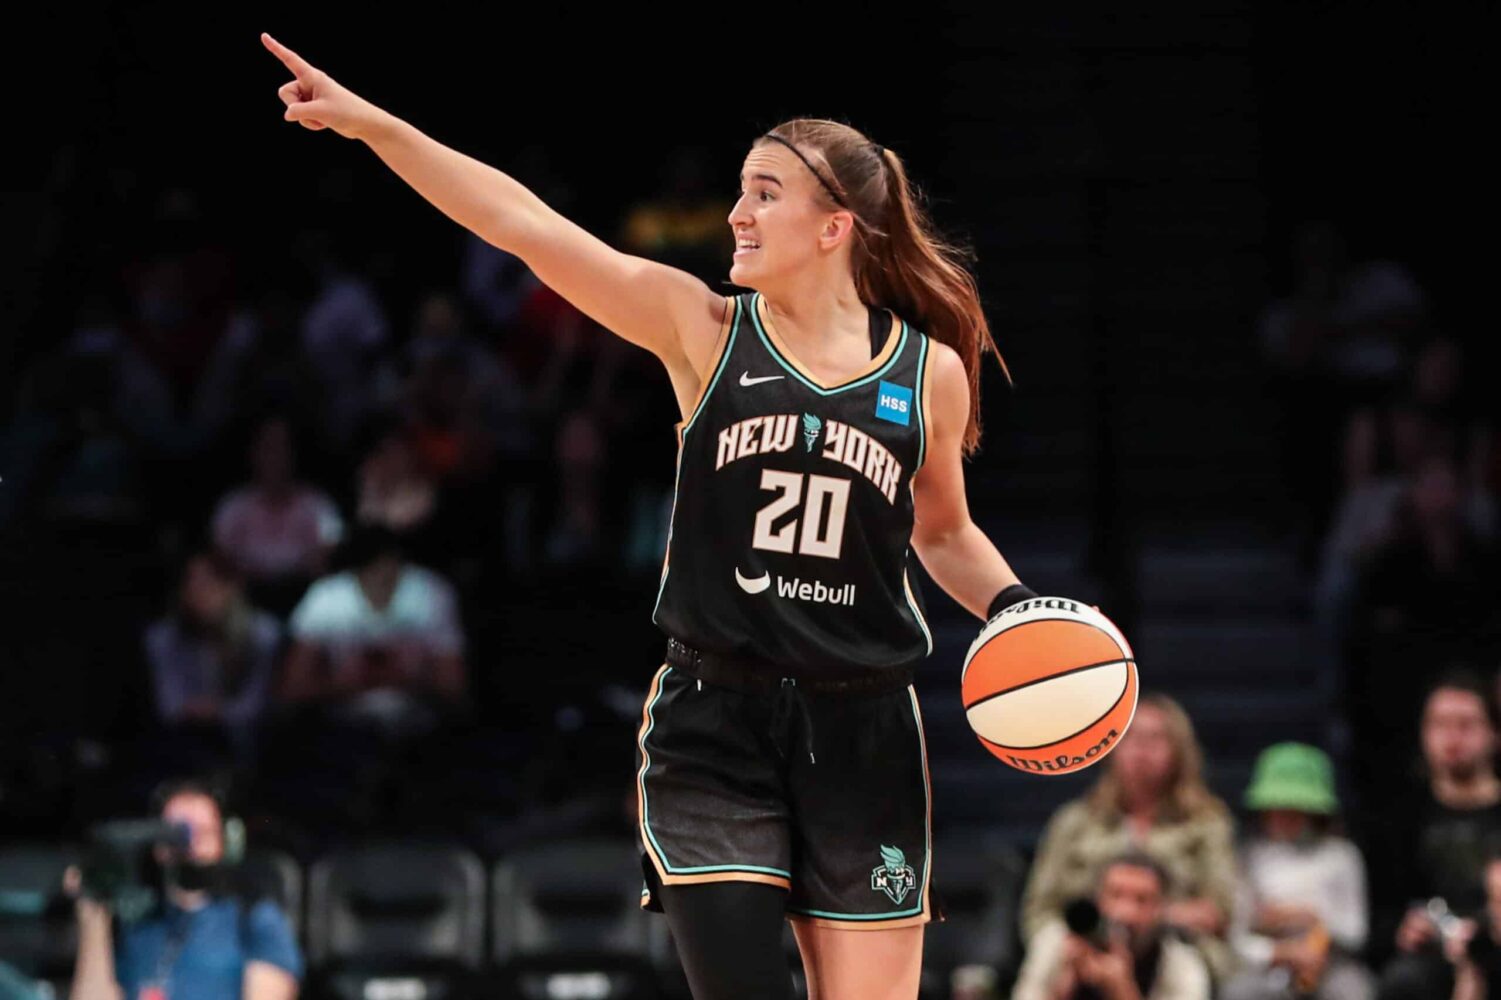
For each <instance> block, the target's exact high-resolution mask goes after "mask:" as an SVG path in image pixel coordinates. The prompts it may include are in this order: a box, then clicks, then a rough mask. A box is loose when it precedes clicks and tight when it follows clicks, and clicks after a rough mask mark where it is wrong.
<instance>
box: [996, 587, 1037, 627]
mask: <svg viewBox="0 0 1501 1000" xmlns="http://www.w3.org/2000/svg"><path fill="white" fill-rule="evenodd" d="M1036 596H1037V594H1036V592H1035V591H1033V590H1032V588H1030V587H1027V586H1025V585H1023V584H1020V583H1013V584H1012V585H1011V586H1009V587H1007V588H1006V589H1005V590H1003V591H1001V592H1000V593H999V594H996V595H995V597H994V598H992V599H991V601H990V609H989V610H988V611H986V613H985V618H986V620H987V621H989V620H990V619H991V618H994V617H995V616H996V615H998V614H1000V613H1001V612H1002V611H1005V610H1006V609H1007V608H1009V607H1011V605H1013V604H1019V603H1021V602H1022V601H1030V600H1031V599H1032V598H1034V597H1036Z"/></svg>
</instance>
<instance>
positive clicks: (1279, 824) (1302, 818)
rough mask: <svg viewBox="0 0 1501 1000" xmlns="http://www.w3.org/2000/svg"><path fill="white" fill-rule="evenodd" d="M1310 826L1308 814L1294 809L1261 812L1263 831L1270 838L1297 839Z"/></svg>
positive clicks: (1281, 839) (1280, 839) (1279, 839)
mask: <svg viewBox="0 0 1501 1000" xmlns="http://www.w3.org/2000/svg"><path fill="white" fill-rule="evenodd" d="M1308 828H1309V823H1308V814H1307V813H1301V812H1298V811H1297V810H1294V809H1268V810H1266V811H1265V812H1263V813H1262V814H1261V832H1262V834H1263V835H1264V836H1265V837H1266V838H1267V839H1268V840H1278V841H1292V840H1297V839H1298V838H1299V837H1301V836H1303V834H1304V832H1305V831H1307V830H1308Z"/></svg>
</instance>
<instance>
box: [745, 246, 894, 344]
mask: <svg viewBox="0 0 1501 1000" xmlns="http://www.w3.org/2000/svg"><path fill="white" fill-rule="evenodd" d="M838 265H839V266H840V267H841V268H843V271H842V275H841V277H839V278H837V279H834V278H832V277H831V276H830V275H828V274H827V273H826V272H824V271H823V269H821V268H809V269H808V270H807V271H805V272H803V273H800V274H798V275H796V276H794V277H793V278H792V279H790V280H789V282H788V283H787V285H785V286H783V287H782V288H779V289H777V291H776V292H774V293H773V294H771V295H765V296H763V297H764V298H765V299H766V307H767V308H768V309H769V310H770V311H771V315H772V319H773V320H774V321H775V323H776V327H777V331H778V332H779V333H780V334H781V335H782V337H783V339H785V340H787V341H788V342H789V343H790V344H791V345H792V346H793V347H794V348H796V347H798V346H803V347H806V346H809V345H813V344H818V343H820V342H822V341H827V340H828V339H829V338H830V335H831V334H832V333H834V332H835V331H838V332H841V333H848V334H849V335H851V336H855V335H858V336H859V337H860V339H861V340H862V341H863V340H864V339H865V338H866V337H867V336H868V329H869V326H868V322H869V314H868V312H867V310H866V305H865V303H864V302H862V301H861V300H860V293H859V291H857V290H856V288H855V281H854V279H853V278H852V277H850V274H849V268H848V265H847V263H846V262H844V261H843V259H842V258H841V259H840V261H839V262H838Z"/></svg>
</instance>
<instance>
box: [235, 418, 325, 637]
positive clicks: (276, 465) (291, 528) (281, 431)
mask: <svg viewBox="0 0 1501 1000" xmlns="http://www.w3.org/2000/svg"><path fill="white" fill-rule="evenodd" d="M250 465H251V470H252V472H251V481H250V483H249V484H248V485H246V486H243V487H240V488H239V489H236V490H233V491H232V492H230V493H229V494H228V495H227V496H225V497H224V498H223V499H222V500H221V501H220V502H219V505H218V507H217V508H216V509H215V510H214V516H213V536H214V544H215V545H216V546H218V548H219V549H220V551H222V552H224V553H225V554H226V555H227V556H229V558H230V559H231V560H233V561H234V563H235V565H236V566H238V567H239V568H240V570H241V571H242V572H243V573H244V574H245V576H246V578H247V579H248V581H249V582H250V585H251V593H252V594H253V595H255V597H256V598H257V602H258V603H261V604H262V605H263V606H265V607H268V608H270V609H271V610H273V611H276V612H277V613H281V614H284V613H285V612H286V610H287V609H288V608H289V607H290V606H291V605H292V604H293V603H294V602H295V601H296V600H297V598H298V597H300V596H301V594H302V591H303V590H304V589H305V588H306V587H307V584H308V582H309V581H310V580H311V579H313V578H314V577H316V576H317V575H318V574H320V573H322V572H323V569H324V566H325V565H326V563H327V560H328V556H329V553H330V551H331V550H332V549H333V547H334V546H335V545H337V544H338V542H339V539H340V538H341V537H342V536H343V533H344V521H343V519H342V518H341V517H340V516H339V511H338V508H337V507H335V506H334V503H333V501H332V500H330V499H329V498H328V496H327V495H326V494H325V493H323V491H322V490H319V489H316V488H314V487H313V486H310V485H308V484H306V483H303V482H301V481H299V480H298V479H297V477H296V469H295V466H296V451H295V447H294V442H293V439H292V426H291V424H290V423H289V422H288V421H287V420H286V419H284V418H281V417H272V418H271V419H269V420H266V421H264V422H263V423H262V424H261V425H260V426H259V427H258V428H257V429H256V432H255V437H254V441H253V443H252V445H251V449H250Z"/></svg>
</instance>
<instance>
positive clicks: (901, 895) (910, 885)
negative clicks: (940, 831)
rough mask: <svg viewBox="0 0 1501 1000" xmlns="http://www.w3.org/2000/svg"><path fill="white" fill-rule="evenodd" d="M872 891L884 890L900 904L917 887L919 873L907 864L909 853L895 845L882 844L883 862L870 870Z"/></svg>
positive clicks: (894, 901)
mask: <svg viewBox="0 0 1501 1000" xmlns="http://www.w3.org/2000/svg"><path fill="white" fill-rule="evenodd" d="M870 888H871V891H872V892H884V893H885V894H886V895H887V896H889V897H890V898H891V901H892V902H893V903H895V904H897V905H898V906H900V905H902V900H904V899H906V898H907V894H908V893H909V892H911V891H912V890H913V889H916V888H917V873H916V872H914V871H913V870H912V866H911V865H909V864H907V855H905V854H903V853H902V852H901V851H900V850H898V849H897V848H895V847H887V846H886V845H885V844H882V845H881V863H880V864H879V865H876V867H874V868H872V869H871V870H870Z"/></svg>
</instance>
